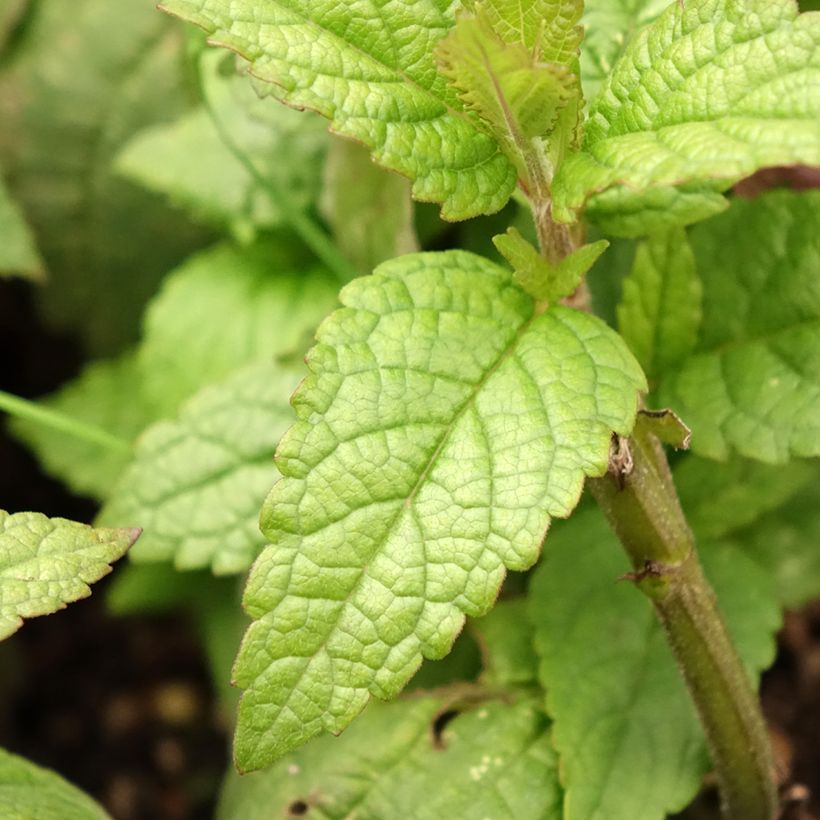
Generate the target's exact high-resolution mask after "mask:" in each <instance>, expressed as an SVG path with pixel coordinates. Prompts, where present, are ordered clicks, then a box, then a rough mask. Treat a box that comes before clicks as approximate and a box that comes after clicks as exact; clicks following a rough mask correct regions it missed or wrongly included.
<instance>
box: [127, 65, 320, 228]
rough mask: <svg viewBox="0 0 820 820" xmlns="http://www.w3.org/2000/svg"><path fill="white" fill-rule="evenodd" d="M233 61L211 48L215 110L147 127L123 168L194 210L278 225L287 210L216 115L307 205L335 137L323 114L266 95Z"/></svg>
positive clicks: (250, 224)
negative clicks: (223, 132)
mask: <svg viewBox="0 0 820 820" xmlns="http://www.w3.org/2000/svg"><path fill="white" fill-rule="evenodd" d="M226 61H227V63H226ZM232 62H234V61H233V58H232V57H231V56H230V55H227V54H224V53H221V52H218V51H207V52H205V53H204V54H203V55H202V56H201V58H200V71H201V78H202V91H203V94H204V96H205V98H206V100H207V105H208V108H209V109H210V112H212V114H211V113H209V110H208V108H205V107H204V106H200V107H199V108H196V109H194V110H193V111H189V112H187V113H185V114H183V115H182V116H181V117H180V118H179V119H177V120H175V121H174V122H173V123H170V124H168V125H166V124H160V125H154V126H152V127H151V128H148V129H146V130H145V131H141V132H140V133H139V134H137V135H136V136H135V137H134V138H133V139H131V140H130V141H129V142H128V143H127V144H126V146H125V147H124V149H123V150H122V151H121V152H120V154H119V155H118V157H117V160H116V169H117V171H119V172H120V173H121V174H123V175H124V176H126V177H128V178H129V179H132V180H134V181H135V182H138V183H139V184H141V185H144V186H145V187H147V188H149V189H150V190H153V191H157V192H159V193H162V194H165V195H167V196H168V197H169V198H170V199H171V201H172V202H178V203H180V204H182V205H184V206H186V207H187V208H189V209H190V210H191V211H192V213H193V214H194V215H195V216H199V217H204V218H206V219H210V220H214V221H216V222H226V223H228V224H229V225H232V226H233V227H234V228H235V229H236V230H237V231H242V230H246V229H251V230H252V229H253V228H254V227H255V226H272V225H276V224H279V223H281V222H282V221H283V218H284V217H285V216H287V215H286V214H283V213H282V208H281V205H280V204H279V203H276V202H274V201H273V200H272V198H271V195H270V192H269V189H263V188H262V187H261V186H260V185H259V183H258V182H257V180H255V179H254V178H253V177H252V176H251V174H250V172H249V171H248V169H247V168H246V167H245V166H244V165H243V164H242V162H240V161H239V159H238V158H237V157H236V156H235V155H234V154H233V153H232V151H231V150H230V149H229V147H228V146H227V145H226V144H225V142H224V141H223V139H222V137H221V136H220V133H219V131H218V130H217V126H216V125H215V124H214V122H213V119H212V115H213V117H215V118H216V119H217V120H218V122H219V123H220V127H222V128H224V129H225V130H226V131H227V133H228V135H229V138H230V140H231V141H232V143H233V144H234V145H235V146H236V148H238V149H239V150H241V151H243V152H244V153H245V155H246V156H247V158H248V159H250V161H251V162H252V163H253V164H254V166H255V167H256V168H257V170H258V171H259V173H260V174H262V175H264V176H265V178H268V179H272V180H273V182H274V184H275V187H276V188H282V189H284V190H286V191H287V192H288V195H289V199H290V200H291V204H293V205H294V206H295V207H297V208H302V209H305V208H307V207H308V206H309V205H311V204H312V203H313V202H314V201H315V200H316V198H317V196H318V193H319V188H320V180H321V168H322V160H323V158H324V152H325V145H326V143H327V141H328V138H327V133H326V128H325V122H324V120H323V119H322V118H321V117H318V116H315V115H313V116H311V115H305V114H303V113H301V112H297V111H292V110H291V109H289V108H286V107H285V106H282V105H277V104H276V103H275V102H274V101H272V100H261V99H259V97H258V96H257V94H256V93H255V92H254V90H253V88H252V87H251V85H250V84H249V83H248V80H247V77H245V76H243V75H241V74H237V72H236V71H234V70H233V69H232V68H231V64H232ZM226 69H227V70H228V72H229V73H227V75H226Z"/></svg>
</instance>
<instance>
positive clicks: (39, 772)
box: [0, 749, 110, 820]
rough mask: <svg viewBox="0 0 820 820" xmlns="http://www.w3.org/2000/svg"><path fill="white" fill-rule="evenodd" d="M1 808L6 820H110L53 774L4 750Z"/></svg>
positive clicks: (0, 764)
mask: <svg viewBox="0 0 820 820" xmlns="http://www.w3.org/2000/svg"><path fill="white" fill-rule="evenodd" d="M0 806H2V807H3V815H4V817H5V818H6V820H110V818H109V815H108V814H107V813H106V812H105V811H104V810H103V808H102V806H99V805H98V804H97V803H95V802H94V801H93V800H92V799H91V798H90V797H89V796H88V795H87V794H84V793H83V792H81V791H80V790H79V789H78V788H77V787H76V786H72V785H71V783H69V782H68V781H67V780H63V778H62V777H60V775H58V774H57V773H56V772H52V771H49V770H48V769H43V768H41V767H40V766H35V765H34V763H32V762H31V761H29V760H26V759H25V758H22V757H18V756H17V755H13V754H10V753H9V752H7V751H5V750H4V749H0Z"/></svg>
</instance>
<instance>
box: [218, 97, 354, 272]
mask: <svg viewBox="0 0 820 820" xmlns="http://www.w3.org/2000/svg"><path fill="white" fill-rule="evenodd" d="M202 101H203V102H202V104H203V105H204V107H205V110H206V111H207V113H208V116H209V117H210V119H211V122H212V123H213V126H214V128H215V129H216V132H217V134H218V135H219V139H220V140H221V141H222V143H223V145H224V146H225V147H226V148H227V149H228V151H230V152H231V154H233V156H234V158H235V159H236V160H237V162H239V163H240V164H241V165H242V167H243V168H244V169H245V170H246V171H247V172H248V174H249V176H250V177H251V179H253V180H254V182H256V184H257V185H259V187H260V188H262V189H263V190H264V191H265V192H266V193H267V195H268V196H269V197H270V199H271V201H272V202H273V203H274V205H275V206H276V208H277V209H278V210H279V211H280V213H281V214H282V216H283V218H284V219H285V220H286V221H287V222H288V224H289V225H290V227H291V228H293V230H294V231H295V232H296V233H297V234H298V236H299V238H300V239H301V240H302V241H303V242H304V243H305V245H307V246H308V247H309V248H310V249H311V250H312V251H313V253H315V254H316V256H317V257H318V258H319V259H320V260H321V261H322V262H324V263H325V265H327V267H328V269H329V270H331V271H332V272H333V273H334V274H335V275H336V277H337V278H338V279H339V280H340V281H341V282H343V283H347V282H349V281H350V280H351V279H355V278H356V277H357V276H359V272H358V271H357V270H356V268H355V267H354V266H353V265H352V263H351V262H349V261H348V260H347V258H346V257H345V256H344V255H343V254H342V252H341V251H340V250H339V249H338V248H337V247H336V245H335V243H334V242H333V240H332V239H331V238H330V236H329V235H328V234H327V232H326V231H324V230H323V229H322V228H321V226H320V225H318V224H317V223H316V222H314V221H313V219H311V218H310V216H308V214H307V213H306V212H305V211H304V210H303V209H302V208H300V207H299V206H298V205H297V204H296V203H295V202H294V201H293V198H292V197H291V195H290V193H289V192H288V191H287V190H286V189H285V188H284V187H283V186H282V185H280V184H279V183H278V182H277V181H276V180H275V179H274V178H273V177H269V176H265V175H264V174H263V173H262V172H261V171H260V170H259V169H258V168H257V167H256V165H255V164H254V162H253V160H252V159H251V158H250V157H249V156H248V155H247V153H246V152H245V151H244V150H243V149H242V148H241V147H240V146H239V145H238V144H237V143H236V142H235V141H234V139H233V137H232V136H231V134H230V132H229V131H228V129H227V128H226V127H225V125H224V123H223V122H222V120H220V119H219V115H218V114H217V113H216V111H214V109H213V106H212V105H211V103H210V101H209V100H208V95H207V94H206V93H205V90H204V89H202Z"/></svg>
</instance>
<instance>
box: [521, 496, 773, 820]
mask: <svg viewBox="0 0 820 820" xmlns="http://www.w3.org/2000/svg"><path fill="white" fill-rule="evenodd" d="M703 559H704V565H705V569H706V571H707V574H708V575H709V577H710V580H711V581H712V583H713V584H714V586H715V588H716V590H717V593H718V597H719V600H720V602H721V606H722V609H723V612H724V615H725V617H726V619H727V624H728V627H729V630H730V632H731V633H732V636H733V637H734V639H735V642H736V645H737V646H738V649H739V651H740V653H741V655H742V657H743V659H744V661H745V662H746V664H747V666H748V667H749V668H750V669H752V670H754V671H759V670H760V669H761V668H763V667H764V666H766V665H767V664H768V663H770V662H771V659H772V657H773V654H774V644H773V641H772V637H771V636H772V633H773V632H774V630H775V629H776V628H777V627H778V626H779V623H780V611H779V608H778V606H777V603H776V601H775V596H774V592H773V588H772V583H771V581H770V579H769V577H768V576H767V573H765V572H764V571H763V570H762V569H761V568H759V567H757V566H756V565H755V564H753V562H751V561H750V560H749V559H747V558H745V557H744V555H743V553H742V552H740V551H738V550H732V549H731V548H728V547H715V546H711V547H710V546H709V545H703ZM628 568H629V567H628V563H627V561H626V559H625V557H624V555H623V552H622V550H621V549H620V546H619V544H618V542H617V540H616V538H615V536H614V535H613V534H612V533H611V531H610V530H609V528H608V526H607V524H606V522H605V520H604V518H603V516H601V514H600V513H599V512H598V511H592V510H591V511H589V512H585V513H582V514H580V515H578V516H574V517H573V519H572V520H571V521H569V522H566V523H562V524H561V525H559V526H558V527H556V529H555V532H553V533H552V534H551V537H550V550H549V552H548V554H547V555H546V557H545V559H544V560H543V562H542V563H541V565H540V566H539V568H538V570H537V572H536V574H535V576H534V578H533V582H532V587H531V592H530V596H529V600H530V616H531V618H532V620H533V623H534V624H535V630H536V638H535V646H536V650H537V653H538V654H539V656H540V658H541V663H540V679H541V683H542V685H543V686H544V688H545V689H546V692H547V695H546V697H547V710H548V712H549V714H550V715H551V716H552V717H553V719H554V721H555V723H554V726H553V741H554V743H555V747H556V749H557V750H558V752H559V755H560V759H561V764H560V765H561V772H562V782H563V785H564V788H565V790H566V797H565V801H564V815H563V817H564V820H588V818H593V817H595V818H606V820H662V818H664V817H666V815H667V814H668V813H671V812H674V811H679V810H681V809H683V808H684V807H685V806H686V805H687V803H688V802H689V801H690V800H691V799H692V798H693V797H694V795H695V793H696V792H697V790H698V788H699V787H700V783H701V779H702V777H703V774H704V772H705V771H706V769H707V767H708V758H707V754H706V746H705V741H704V739H703V734H702V730H701V728H700V726H699V724H698V720H697V717H696V716H695V712H694V709H693V707H692V705H691V702H690V700H689V697H688V695H687V693H686V690H685V688H684V685H683V681H682V679H681V676H680V673H679V671H678V669H677V667H676V665H675V662H674V660H673V658H672V654H671V652H670V651H669V647H668V645H667V643H666V640H665V638H664V635H663V631H662V629H661V627H660V624H659V623H658V622H657V619H656V617H655V613H654V612H653V611H652V608H651V606H650V605H649V603H648V602H647V601H646V600H645V599H644V598H643V597H642V596H641V595H640V594H639V593H638V592H637V591H636V590H635V589H633V588H632V587H631V585H630V584H627V583H620V584H619V583H618V582H617V579H618V577H619V576H621V575H623V573H624V572H626V571H627V570H628Z"/></svg>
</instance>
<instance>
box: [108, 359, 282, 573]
mask: <svg viewBox="0 0 820 820" xmlns="http://www.w3.org/2000/svg"><path fill="white" fill-rule="evenodd" d="M297 380H298V379H297V377H296V376H295V375H294V373H293V372H292V371H288V370H284V369H281V368H276V367H274V366H272V365H271V364H269V363H267V362H264V363H261V364H253V365H249V366H247V367H245V368H242V369H240V370H239V371H238V372H236V373H235V374H234V375H232V376H231V377H229V378H228V379H226V380H225V381H224V382H223V383H221V384H219V385H214V386H211V387H208V388H205V389H204V390H202V391H201V392H200V393H199V394H197V395H196V396H195V397H194V398H193V399H191V400H190V402H188V403H187V404H186V405H185V406H184V407H183V409H182V411H181V412H180V414H179V417H178V418H177V419H175V420H173V421H162V422H159V423H158V424H155V425H154V426H152V427H150V428H149V429H148V430H147V431H146V432H145V433H144V434H143V435H142V436H141V437H140V439H139V442H138V444H137V448H136V452H135V457H134V461H133V463H132V464H131V466H130V467H129V468H128V469H127V470H126V472H125V474H124V475H123V476H122V478H121V479H120V481H119V482H118V483H117V486H116V487H115V488H114V491H113V492H112V494H111V496H110V497H109V499H108V502H107V503H106V505H105V507H104V508H103V511H102V513H101V514H100V518H99V521H100V523H103V524H107V523H110V522H115V521H134V522H137V523H138V524H139V525H140V526H141V527H142V528H143V530H144V535H143V538H142V539H141V540H140V542H139V544H137V545H136V546H135V547H134V549H133V550H132V551H131V554H130V558H131V560H132V561H135V562H137V563H140V562H156V561H173V563H174V566H175V567H176V568H177V569H179V570H194V569H204V568H206V567H210V568H211V569H212V570H213V572H214V573H215V574H216V575H232V574H235V573H238V572H242V571H244V570H246V569H247V568H248V567H249V566H250V565H251V562H252V561H253V559H254V558H255V557H256V555H257V553H258V552H259V551H260V550H261V548H262V547H263V546H264V543H265V541H264V538H263V536H262V534H261V533H260V531H259V508H260V507H261V505H262V502H263V501H264V499H265V496H266V495H267V492H268V490H269V489H270V485H271V483H272V481H273V478H274V475H275V472H276V471H275V468H274V466H273V452H274V450H275V449H276V445H277V443H278V442H279V439H280V437H281V436H282V434H283V433H284V432H285V430H287V428H288V427H289V426H290V425H291V423H292V421H293V415H292V411H291V408H290V406H289V405H288V396H289V395H290V393H291V391H292V389H293V387H294V386H295V385H296V383H297Z"/></svg>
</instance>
